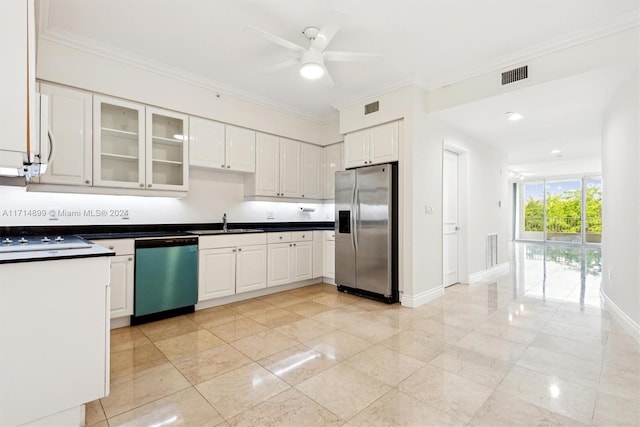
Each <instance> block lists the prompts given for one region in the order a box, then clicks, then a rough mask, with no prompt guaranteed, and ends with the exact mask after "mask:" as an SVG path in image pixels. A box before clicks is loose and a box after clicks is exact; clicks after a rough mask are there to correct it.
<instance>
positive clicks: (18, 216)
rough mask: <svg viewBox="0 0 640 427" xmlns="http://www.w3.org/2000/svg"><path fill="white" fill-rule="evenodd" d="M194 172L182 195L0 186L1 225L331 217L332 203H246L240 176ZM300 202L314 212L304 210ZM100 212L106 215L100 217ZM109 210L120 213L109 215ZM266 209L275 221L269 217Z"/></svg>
mask: <svg viewBox="0 0 640 427" xmlns="http://www.w3.org/2000/svg"><path fill="white" fill-rule="evenodd" d="M190 176H191V177H190V180H189V193H188V196H187V197H185V198H184V199H175V198H169V197H141V196H106V195H92V194H62V193H38V192H27V191H25V189H24V188H22V187H5V186H0V226H36V225H47V226H51V225H55V226H58V225H91V224H94V225H98V224H100V225H106V224H116V225H125V224H184V223H211V222H213V223H219V222H221V218H222V214H223V213H225V212H226V213H227V216H228V218H229V222H230V223H234V222H297V221H333V216H334V209H333V206H334V205H333V204H326V205H325V204H313V203H284V202H258V201H250V202H245V201H244V179H243V175H241V174H236V173H225V172H217V171H207V170H204V169H191V171H190ZM300 206H305V207H312V208H315V209H316V210H315V212H300V210H299V207H300ZM101 210H106V211H107V216H96V214H97V212H98V211H101ZM52 211H53V212H54V213H53V214H52ZM90 211H91V212H90ZM111 211H117V212H114V214H115V215H114V216H110V213H111ZM121 211H126V212H127V213H128V219H123V218H122V217H121ZM267 211H271V212H273V217H274V218H273V219H269V220H267V219H266V213H267Z"/></svg>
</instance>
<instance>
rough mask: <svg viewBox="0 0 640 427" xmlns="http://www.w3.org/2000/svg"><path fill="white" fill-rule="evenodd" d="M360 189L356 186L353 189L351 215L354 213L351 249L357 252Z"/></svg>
mask: <svg viewBox="0 0 640 427" xmlns="http://www.w3.org/2000/svg"><path fill="white" fill-rule="evenodd" d="M359 199H360V188H359V186H358V184H356V185H355V187H354V189H353V213H354V215H353V216H354V220H353V222H354V226H353V232H352V235H353V247H354V249H355V251H356V252H358V224H360V202H359Z"/></svg>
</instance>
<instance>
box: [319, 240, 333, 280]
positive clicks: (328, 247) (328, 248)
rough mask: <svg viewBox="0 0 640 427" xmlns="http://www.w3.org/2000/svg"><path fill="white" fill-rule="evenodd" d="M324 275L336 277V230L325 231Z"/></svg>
mask: <svg viewBox="0 0 640 427" xmlns="http://www.w3.org/2000/svg"><path fill="white" fill-rule="evenodd" d="M323 252H324V256H323V257H322V260H323V267H324V268H323V274H322V275H323V276H324V277H328V278H330V279H335V278H336V234H335V232H334V231H325V239H324V251H323Z"/></svg>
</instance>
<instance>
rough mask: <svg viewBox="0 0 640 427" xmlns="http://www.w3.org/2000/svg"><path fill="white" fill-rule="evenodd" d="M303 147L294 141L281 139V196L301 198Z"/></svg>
mask: <svg viewBox="0 0 640 427" xmlns="http://www.w3.org/2000/svg"><path fill="white" fill-rule="evenodd" d="M301 145H302V144H300V143H299V142H298V141H294V140H292V139H286V138H280V196H281V197H301V196H302V192H301V190H302V185H300V184H301V177H302V175H301V172H302V168H301V167H300V165H301V158H300V153H301Z"/></svg>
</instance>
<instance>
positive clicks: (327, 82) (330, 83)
mask: <svg viewBox="0 0 640 427" xmlns="http://www.w3.org/2000/svg"><path fill="white" fill-rule="evenodd" d="M322 68H324V76H322V77H323V80H324V83H325V85H327V86H335V84H334V83H333V79H332V78H331V74H329V70H327V67H325V65H324V64H322Z"/></svg>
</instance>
